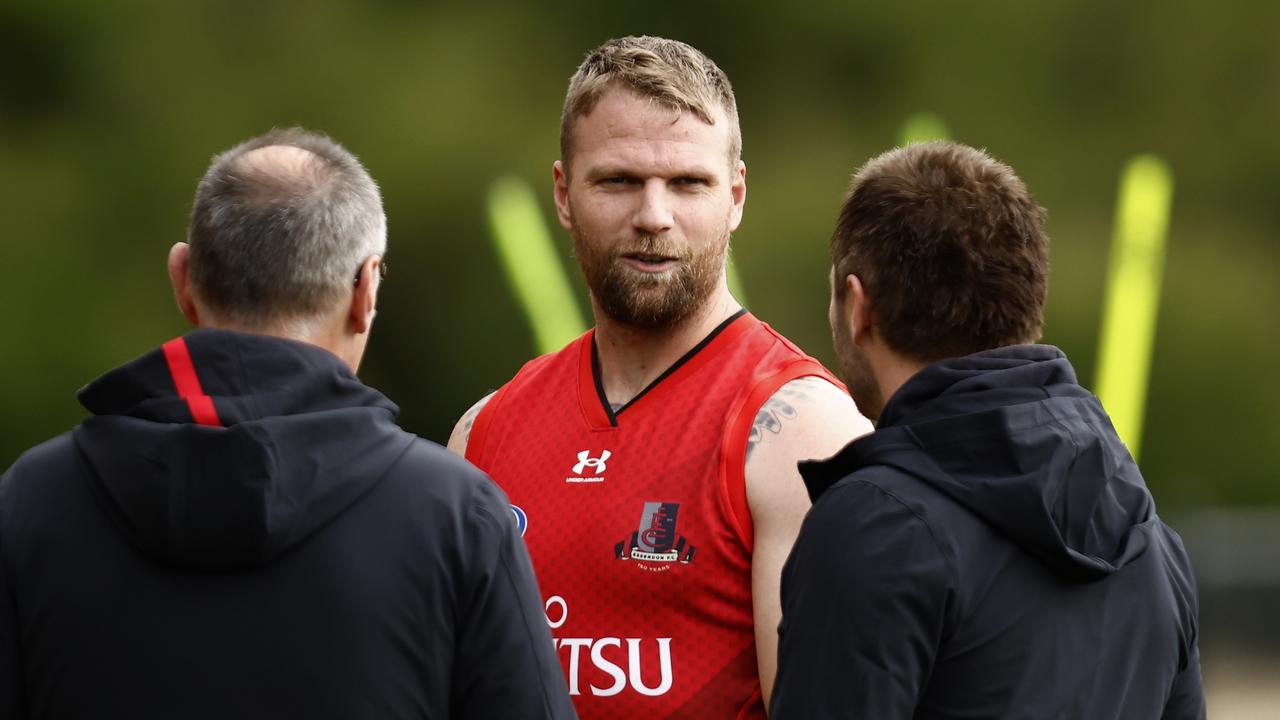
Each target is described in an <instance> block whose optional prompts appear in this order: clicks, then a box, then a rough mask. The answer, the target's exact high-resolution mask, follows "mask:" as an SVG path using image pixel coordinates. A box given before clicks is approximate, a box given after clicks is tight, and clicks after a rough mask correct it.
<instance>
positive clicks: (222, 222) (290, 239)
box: [187, 128, 387, 327]
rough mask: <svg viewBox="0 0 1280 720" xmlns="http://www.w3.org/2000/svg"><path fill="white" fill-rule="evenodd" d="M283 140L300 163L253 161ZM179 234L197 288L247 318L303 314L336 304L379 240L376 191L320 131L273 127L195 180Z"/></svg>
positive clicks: (238, 318)
mask: <svg viewBox="0 0 1280 720" xmlns="http://www.w3.org/2000/svg"><path fill="white" fill-rule="evenodd" d="M272 146H291V147H294V148H298V149H300V150H303V151H305V155H304V156H303V158H304V159H303V160H302V162H301V163H297V164H290V163H278V162H255V161H253V160H252V159H246V156H247V155H248V154H249V153H251V152H252V151H254V150H257V149H260V148H266V147H272ZM187 240H188V242H189V243H190V245H191V250H190V259H189V270H188V272H189V277H190V279H191V284H192V286H193V289H194V291H195V293H196V294H197V296H198V297H199V298H200V299H201V300H203V301H204V302H205V303H207V304H208V305H209V306H210V308H211V309H212V310H213V311H214V312H215V313H217V314H219V315H220V316H222V317H223V318H224V319H225V320H227V321H230V322H234V323H237V324H241V325H244V326H247V327H263V326H270V325H274V324H278V323H282V322H285V323H307V322H309V321H313V320H317V319H319V318H321V317H322V316H323V315H325V314H327V313H329V312H331V311H333V310H334V308H335V307H337V305H338V303H339V302H341V301H342V300H343V298H345V297H346V296H347V295H348V294H349V293H350V292H351V287H352V285H353V283H354V281H355V277H356V274H357V272H358V270H359V268H360V265H361V263H362V262H364V260H365V259H367V258H368V257H369V256H371V255H381V254H383V253H385V252H386V247H387V224H386V217H385V216H384V215H383V211H382V197H381V195H380V194H379V192H378V186H377V184H376V183H374V181H373V178H371V177H370V176H369V173H368V172H366V171H365V169H364V167H363V166H362V165H361V164H360V161H359V160H358V159H356V157H355V156H354V155H352V154H351V153H350V152H348V151H347V150H346V149H345V148H343V147H342V146H341V145H339V144H338V143H336V142H334V141H333V140H330V139H329V138H328V137H326V136H324V135H321V134H317V133H313V132H308V131H306V130H303V129H300V128H288V129H284V130H273V131H272V132H270V133H267V134H266V135H263V136H261V137H257V138H254V139H252V140H249V141H248V142H245V143H242V144H240V145H237V146H236V147H234V148H232V149H231V150H228V151H227V152H224V153H222V154H221V155H218V156H216V157H215V158H214V159H213V163H212V165H211V166H210V167H209V170H208V172H206V173H205V176H204V178H203V179H202V180H201V181H200V184H199V186H198V187H197V188H196V196H195V203H194V206H193V208H192V210H191V226H190V229H189V231H188V235H187Z"/></svg>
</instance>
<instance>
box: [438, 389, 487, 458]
mask: <svg viewBox="0 0 1280 720" xmlns="http://www.w3.org/2000/svg"><path fill="white" fill-rule="evenodd" d="M492 397H493V393H489V394H488V395H485V396H484V397H482V398H480V401H479V402H477V403H476V404H475V405H472V406H471V409H470V410H468V411H467V412H466V413H465V414H463V416H462V418H461V419H459V420H458V424H457V425H454V426H453V432H452V433H451V434H450V435H449V449H450V450H452V451H453V452H454V454H456V455H458V456H459V457H466V456H467V441H468V440H470V439H471V426H472V424H474V423H475V421H476V416H477V415H479V414H480V411H481V410H483V409H484V406H485V403H488V402H489V399H490V398H492Z"/></svg>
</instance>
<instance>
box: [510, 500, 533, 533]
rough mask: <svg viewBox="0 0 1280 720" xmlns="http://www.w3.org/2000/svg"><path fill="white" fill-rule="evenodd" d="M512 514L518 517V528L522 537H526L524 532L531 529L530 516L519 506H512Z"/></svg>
mask: <svg viewBox="0 0 1280 720" xmlns="http://www.w3.org/2000/svg"><path fill="white" fill-rule="evenodd" d="M511 514H512V515H515V516H516V527H518V528H520V536H521V537H524V531H525V530H527V529H528V528H529V516H528V515H526V514H525V513H524V510H522V509H521V508H520V506H518V505H512V506H511Z"/></svg>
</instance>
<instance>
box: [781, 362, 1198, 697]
mask: <svg viewBox="0 0 1280 720" xmlns="http://www.w3.org/2000/svg"><path fill="white" fill-rule="evenodd" d="M801 473H802V475H803V476H804V478H805V482H806V483H807V485H808V487H809V492H810V495H811V496H812V497H813V499H814V503H815V504H814V506H813V509H812V510H811V511H810V512H809V515H808V517H807V518H806V519H805V522H804V526H803V528H802V530H801V532H800V537H799V539H798V540H797V542H796V546H795V548H794V550H793V551H792V553H791V557H790V558H789V559H788V561H787V564H786V567H785V569H784V571H783V580H782V608H783V620H782V624H781V627H780V630H779V632H780V634H781V637H780V649H779V671H778V677H777V682H776V685H775V687H774V691H773V700H772V706H771V708H772V713H771V717H772V718H774V720H793V719H803V720H821V719H823V718H855V717H856V718H877V720H888V719H893V718H912V717H914V718H1028V719H1031V718H1082V719H1084V718H1088V719H1089V720H1105V719H1110V718H1160V717H1165V718H1201V717H1203V716H1204V712H1205V710H1204V698H1203V691H1202V687H1201V680H1200V662H1199V651H1198V643H1197V623H1198V620H1197V613H1198V608H1197V598H1196V590H1195V583H1194V580H1193V579H1192V574H1191V566H1190V563H1189V562H1188V560H1187V556H1186V553H1185V551H1184V550H1183V547H1182V542H1181V540H1180V539H1179V538H1178V536H1177V535H1176V534H1175V533H1174V532H1173V531H1172V530H1170V529H1169V528H1168V527H1167V526H1166V525H1165V524H1164V523H1163V522H1161V521H1160V519H1159V518H1158V517H1157V516H1156V512H1155V505H1154V503H1153V502H1152V499H1151V495H1150V493H1148V492H1147V488H1146V485H1145V484H1144V482H1143V479H1142V475H1141V473H1140V472H1139V470H1138V467H1137V465H1135V464H1134V462H1133V459H1132V458H1131V457H1130V455H1129V452H1128V451H1127V450H1126V448H1125V447H1124V445H1123V444H1122V443H1121V441H1120V439H1119V437H1117V435H1116V433H1115V430H1114V429H1113V428H1112V426H1111V421H1110V420H1109V419H1108V417H1107V415H1106V413H1105V412H1104V411H1103V409H1102V406H1101V405H1100V404H1099V403H1098V400H1097V398H1095V397H1094V396H1093V395H1092V394H1090V393H1089V392H1088V391H1087V390H1085V389H1084V388H1082V387H1081V386H1080V385H1078V384H1077V383H1076V378H1075V372H1074V370H1072V368H1071V365H1070V363H1069V362H1068V361H1067V359H1066V357H1064V356H1063V355H1062V353H1061V352H1060V351H1058V350H1057V349H1056V348H1052V347H1048V346H1043V345H1023V346H1016V347H1008V348H1001V349H998V350H992V351H988V352H982V353H977V354H974V355H970V356H966V357H962V358H955V359H950V360H945V361H943V362H940V363H937V364H934V365H931V366H929V367H927V368H925V369H923V370H921V371H920V372H919V373H917V374H916V375H915V376H913V377H912V378H911V379H910V380H908V381H907V382H906V383H905V384H904V385H903V386H902V388H901V389H900V390H899V391H898V392H897V393H895V394H894V396H893V397H892V398H891V399H890V402H889V403H888V404H887V405H886V407H885V408H884V412H883V413H882V415H881V417H880V423H879V425H878V427H877V429H876V432H874V433H872V434H871V435H868V436H866V437H864V438H861V439H859V440H856V441H854V442H853V443H850V444H849V446H847V447H846V448H845V449H844V450H843V451H841V452H840V453H839V454H838V455H836V456H835V457H833V458H831V459H830V460H826V461H821V462H809V463H802V464H801Z"/></svg>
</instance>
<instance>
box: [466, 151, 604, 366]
mask: <svg viewBox="0 0 1280 720" xmlns="http://www.w3.org/2000/svg"><path fill="white" fill-rule="evenodd" d="M489 227H490V229H491V230H492V232H493V239H494V244H495V246H496V247H497V250H498V257H499V258H500V259H501V261H502V267H503V269H504V270H505V271H506V275H507V281H508V282H509V283H510V284H511V288H512V290H514V291H515V295H516V299H518V300H519V301H520V304H521V306H522V307H523V308H524V311H525V315H526V316H527V317H528V318H529V325H530V326H532V328H533V339H534V342H535V344H536V345H537V351H538V353H540V354H542V353H549V352H553V351H555V350H559V349H560V348H561V347H563V346H564V345H565V344H566V343H568V342H569V341H570V340H572V339H574V338H575V337H577V336H579V335H581V334H582V333H584V332H586V329H587V324H586V323H585V322H584V321H583V319H582V312H581V311H580V310H579V309H578V304H577V303H576V302H574V299H573V290H572V286H571V285H570V284H569V278H568V276H567V275H566V274H565V272H564V267H563V266H562V265H561V263H560V259H559V258H558V257H556V251H555V246H554V245H553V244H552V240H551V235H550V233H548V232H547V226H546V223H545V222H544V221H543V219H542V213H541V212H540V211H539V209H538V201H537V199H536V198H535V196H534V194H533V191H532V190H531V189H530V188H529V184H528V183H527V182H525V181H524V180H521V179H520V178H516V177H510V176H508V177H504V178H499V179H498V180H496V181H494V183H493V185H492V186H490V188H489Z"/></svg>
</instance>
